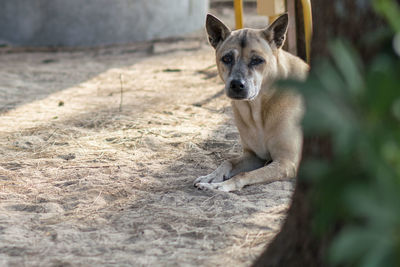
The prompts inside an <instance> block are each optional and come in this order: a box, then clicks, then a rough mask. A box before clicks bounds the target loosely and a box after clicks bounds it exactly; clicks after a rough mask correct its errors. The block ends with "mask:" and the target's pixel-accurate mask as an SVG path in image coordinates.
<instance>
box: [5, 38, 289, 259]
mask: <svg viewBox="0 0 400 267" xmlns="http://www.w3.org/2000/svg"><path fill="white" fill-rule="evenodd" d="M0 62H1V64H0V266H111V265H112V266H175V265H177V266H196V265H197V266H222V265H223V266H249V265H250V264H251V262H252V261H253V260H254V259H255V258H256V257H257V256H258V255H259V254H260V253H261V251H262V250H263V248H264V247H265V245H266V244H267V243H268V242H269V241H270V240H271V238H272V237H273V236H274V235H275V234H276V233H277V231H278V230H279V227H280V224H281V222H282V221H283V219H284V216H285V213H286V211H287V208H288V204H289V201H290V197H291V194H292V191H293V189H294V185H293V183H292V182H288V181H287V182H274V183H271V184H264V185H256V186H249V187H246V188H244V189H243V190H241V191H239V192H234V193H218V192H204V191H198V190H197V189H195V188H194V187H193V186H192V182H193V180H194V179H195V178H196V177H198V176H200V175H205V174H207V173H209V172H211V171H212V170H213V169H214V168H216V167H217V165H218V164H219V163H221V162H222V161H223V159H225V158H229V157H234V156H237V155H238V154H239V153H240V150H241V148H240V143H239V140H238V137H239V136H238V133H237V130H236V128H235V126H234V124H233V120H232V112H231V108H230V103H229V100H228V99H227V98H226V97H225V96H224V95H223V94H222V92H221V90H222V88H223V86H222V83H221V82H220V80H219V78H218V77H217V72H216V68H215V65H214V54H213V50H212V49H211V48H210V47H209V46H208V45H207V43H206V41H205V36H203V35H202V34H197V35H196V36H195V37H193V36H191V37H188V38H184V39H181V40H175V41H174V42H171V41H159V42H149V43H141V44H132V45H127V46H118V47H110V48H97V49H80V50H76V51H61V52H56V53H55V52H15V51H11V53H1V54H0ZM121 91H122V94H121Z"/></svg>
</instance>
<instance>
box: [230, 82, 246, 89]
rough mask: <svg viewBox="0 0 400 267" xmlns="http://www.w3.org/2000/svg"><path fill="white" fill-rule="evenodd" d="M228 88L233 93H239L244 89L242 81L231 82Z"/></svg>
mask: <svg viewBox="0 0 400 267" xmlns="http://www.w3.org/2000/svg"><path fill="white" fill-rule="evenodd" d="M230 87H231V89H232V90H233V91H234V92H240V91H242V90H243V89H244V81H243V80H232V81H231V85H230Z"/></svg>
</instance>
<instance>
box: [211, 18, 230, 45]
mask: <svg viewBox="0 0 400 267" xmlns="http://www.w3.org/2000/svg"><path fill="white" fill-rule="evenodd" d="M206 30H207V34H208V40H209V41H210V44H211V45H212V47H214V48H217V46H218V45H219V44H220V43H221V42H223V41H224V40H225V39H226V38H227V37H228V36H229V34H230V33H231V30H230V29H229V28H228V27H227V26H226V25H225V24H224V23H223V22H222V21H220V20H219V19H217V18H216V17H214V16H213V15H211V14H207V19H206Z"/></svg>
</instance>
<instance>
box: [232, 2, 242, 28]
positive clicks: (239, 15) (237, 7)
mask: <svg viewBox="0 0 400 267" xmlns="http://www.w3.org/2000/svg"><path fill="white" fill-rule="evenodd" d="M233 6H234V8H235V20H236V29H241V28H243V1H242V0H234V2H233Z"/></svg>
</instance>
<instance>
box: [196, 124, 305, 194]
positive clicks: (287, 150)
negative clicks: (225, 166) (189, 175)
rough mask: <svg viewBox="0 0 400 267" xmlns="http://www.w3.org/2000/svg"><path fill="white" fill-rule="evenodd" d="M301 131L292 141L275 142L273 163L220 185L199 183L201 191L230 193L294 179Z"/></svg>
mask: <svg viewBox="0 0 400 267" xmlns="http://www.w3.org/2000/svg"><path fill="white" fill-rule="evenodd" d="M301 140H302V134H301V131H299V132H298V134H297V136H295V138H293V139H292V140H290V141H291V142H289V140H285V138H282V139H281V140H275V141H276V142H275V143H274V145H273V146H272V149H271V157H272V162H271V163H270V164H268V165H266V166H264V167H262V168H259V169H256V170H253V171H248V172H241V173H239V174H238V175H236V176H234V177H232V178H231V179H229V180H226V181H223V182H219V183H198V184H197V187H198V188H199V189H203V190H207V189H216V190H220V191H225V192H230V191H235V190H240V189H242V188H243V187H244V186H246V185H251V184H257V183H265V182H274V181H280V180H285V179H288V178H294V177H295V176H296V174H297V168H298V165H299V162H300V155H301V146H302V145H301V143H302V142H301Z"/></svg>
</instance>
